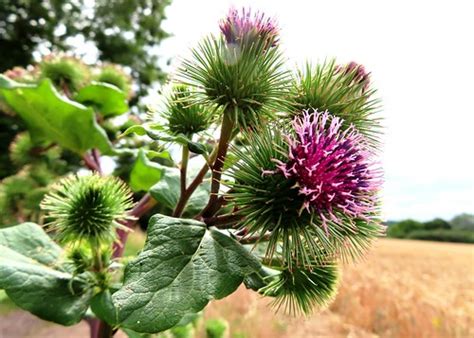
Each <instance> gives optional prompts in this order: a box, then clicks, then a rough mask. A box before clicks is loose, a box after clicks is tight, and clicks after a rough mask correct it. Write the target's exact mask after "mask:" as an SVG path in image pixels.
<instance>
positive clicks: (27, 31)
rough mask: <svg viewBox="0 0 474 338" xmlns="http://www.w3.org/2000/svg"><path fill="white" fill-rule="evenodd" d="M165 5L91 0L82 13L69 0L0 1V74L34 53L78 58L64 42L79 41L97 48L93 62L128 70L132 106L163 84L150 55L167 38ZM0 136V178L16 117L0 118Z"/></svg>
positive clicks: (152, 0)
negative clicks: (68, 54)
mask: <svg viewBox="0 0 474 338" xmlns="http://www.w3.org/2000/svg"><path fill="white" fill-rule="evenodd" d="M170 3H171V0H110V1H106V0H96V1H95V2H94V4H93V6H92V7H87V6H85V5H84V4H83V2H82V1H73V0H0V50H1V51H2V57H1V58H0V73H2V72H4V71H6V70H8V69H12V68H13V67H15V66H21V67H25V66H27V65H29V64H32V63H33V61H34V55H35V53H36V54H38V51H39V49H40V48H41V49H45V48H46V50H50V51H55V52H56V51H69V52H73V53H74V54H75V55H77V56H81V55H83V54H84V51H83V50H79V49H78V48H76V47H75V46H73V45H72V44H71V40H70V39H71V38H75V37H83V38H84V41H85V42H86V43H92V44H93V45H94V46H95V47H96V48H97V51H98V58H99V60H101V61H106V62H111V63H116V64H121V65H123V66H127V67H130V70H131V75H132V77H133V79H134V82H135V83H136V84H137V86H138V90H137V91H136V95H135V97H134V98H133V99H132V101H131V102H130V103H131V104H132V105H133V104H135V103H136V102H137V100H138V98H139V97H140V96H142V95H144V94H146V92H147V89H148V88H149V86H150V85H151V84H152V83H153V82H156V81H162V80H164V78H165V74H164V73H163V71H162V70H161V69H160V67H159V65H158V57H157V56H156V55H154V54H153V53H152V51H153V48H156V46H158V45H159V43H160V41H161V40H162V39H164V38H166V37H167V36H169V34H168V33H167V32H165V31H164V30H163V29H162V28H161V23H162V21H163V20H164V19H165V14H164V10H165V8H166V6H168V5H169V4H170ZM36 61H37V60H36ZM103 76H104V77H106V76H107V74H106V73H104V74H103ZM100 80H101V81H104V79H100ZM104 82H109V81H104ZM114 84H115V83H114ZM119 87H120V86H119ZM1 108H2V107H0V114H3V113H2V109H1ZM0 130H1V132H0V178H3V177H6V176H9V175H11V174H13V172H14V171H13V170H12V168H13V166H12V163H11V162H10V161H9V158H8V146H9V144H10V143H11V142H12V141H13V138H14V137H15V135H16V133H17V132H18V131H21V130H24V126H23V125H22V123H21V121H20V120H19V119H18V118H17V117H15V116H6V115H3V116H1V117H0Z"/></svg>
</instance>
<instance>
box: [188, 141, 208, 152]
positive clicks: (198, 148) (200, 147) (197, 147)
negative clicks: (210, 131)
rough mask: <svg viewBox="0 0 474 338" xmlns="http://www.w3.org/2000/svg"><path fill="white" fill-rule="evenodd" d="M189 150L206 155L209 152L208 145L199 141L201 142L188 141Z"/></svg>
mask: <svg viewBox="0 0 474 338" xmlns="http://www.w3.org/2000/svg"><path fill="white" fill-rule="evenodd" d="M188 148H189V151H191V152H192V153H195V154H199V155H206V154H207V147H206V145H204V144H202V143H199V142H189V143H188Z"/></svg>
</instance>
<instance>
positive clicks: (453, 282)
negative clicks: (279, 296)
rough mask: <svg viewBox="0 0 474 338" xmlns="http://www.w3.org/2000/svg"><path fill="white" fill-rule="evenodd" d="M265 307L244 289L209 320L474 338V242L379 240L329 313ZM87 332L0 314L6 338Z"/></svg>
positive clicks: (317, 332) (317, 333)
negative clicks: (291, 313) (296, 314)
mask: <svg viewBox="0 0 474 338" xmlns="http://www.w3.org/2000/svg"><path fill="white" fill-rule="evenodd" d="M268 304H269V300H268V299H264V298H261V297H259V296H258V295H257V294H255V293H253V292H250V291H247V290H246V289H245V288H241V289H239V290H238V291H237V292H236V293H235V294H233V295H232V296H230V297H228V298H227V299H225V300H221V301H215V302H213V303H212V304H211V305H210V306H209V307H208V308H207V310H206V313H205V317H206V318H226V319H227V320H228V322H229V328H230V330H229V331H230V334H229V337H236V338H237V337H239V338H244V337H261V338H266V337H268V338H270V337H271V338H273V337H275V338H278V337H281V338H286V337H288V338H290V337H291V338H300V337H301V338H303V337H417V338H418V337H474V245H469V244H451V243H435V242H424V241H408V240H394V239H382V240H379V241H378V242H377V243H376V244H375V246H374V248H373V250H372V251H371V254H370V255H369V256H368V257H367V259H366V260H365V261H363V262H359V263H358V264H355V265H348V266H345V267H344V268H343V276H342V281H341V287H340V290H339V294H338V296H337V298H336V300H335V302H334V303H333V304H332V305H331V306H330V307H329V309H327V310H325V311H322V312H320V313H317V314H314V315H312V316H310V317H308V318H292V317H288V316H285V315H284V314H282V313H279V314H277V315H274V313H273V310H272V309H270V308H269V306H268ZM87 329H88V328H87V325H86V324H79V325H77V326H76V327H75V330H73V331H70V329H64V328H61V327H59V326H56V325H52V324H49V323H46V322H42V321H40V320H38V319H35V318H34V317H32V316H31V315H29V314H26V313H24V312H21V311H18V310H13V311H10V312H8V313H6V312H5V311H3V314H2V312H0V337H1V338H7V337H8V338H10V337H66V336H67V337H87V336H88V331H87ZM120 336H121V337H122V335H120ZM199 336H202V333H200V334H199Z"/></svg>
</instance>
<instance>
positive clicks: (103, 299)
mask: <svg viewBox="0 0 474 338" xmlns="http://www.w3.org/2000/svg"><path fill="white" fill-rule="evenodd" d="M91 309H92V311H93V312H94V313H95V315H96V316H97V317H99V318H100V319H102V320H103V321H105V322H107V323H108V324H110V325H112V326H116V325H117V323H118V313H117V309H116V308H115V306H114V303H113V302H112V295H111V293H110V290H105V291H102V292H100V293H98V294H97V295H95V296H94V298H92V300H91Z"/></svg>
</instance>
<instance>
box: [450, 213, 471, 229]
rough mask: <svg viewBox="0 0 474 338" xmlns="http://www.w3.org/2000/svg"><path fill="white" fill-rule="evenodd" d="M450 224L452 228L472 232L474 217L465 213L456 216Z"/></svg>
mask: <svg viewBox="0 0 474 338" xmlns="http://www.w3.org/2000/svg"><path fill="white" fill-rule="evenodd" d="M451 224H452V226H453V228H457V229H465V230H473V231H474V215H473V214H467V213H464V214H460V215H457V216H455V217H454V218H453V219H452V220H451Z"/></svg>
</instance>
